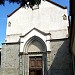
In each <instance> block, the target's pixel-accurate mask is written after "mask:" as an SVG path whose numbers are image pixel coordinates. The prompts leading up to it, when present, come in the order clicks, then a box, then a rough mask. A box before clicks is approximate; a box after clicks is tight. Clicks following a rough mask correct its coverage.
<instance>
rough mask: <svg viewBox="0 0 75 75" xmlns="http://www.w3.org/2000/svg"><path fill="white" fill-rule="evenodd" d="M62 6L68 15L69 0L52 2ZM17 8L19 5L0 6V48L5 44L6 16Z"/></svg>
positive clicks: (7, 3) (6, 4)
mask: <svg viewBox="0 0 75 75" xmlns="http://www.w3.org/2000/svg"><path fill="white" fill-rule="evenodd" d="M52 1H54V2H56V3H58V4H60V5H62V6H67V8H68V14H69V0H52ZM18 7H19V4H16V3H14V4H13V3H9V2H7V1H6V2H5V5H4V6H3V5H0V47H1V46H2V43H4V42H5V36H6V24H7V15H9V14H10V13H11V12H13V11H14V10H15V9H16V8H18Z"/></svg>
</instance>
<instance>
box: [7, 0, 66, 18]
mask: <svg viewBox="0 0 75 75" xmlns="http://www.w3.org/2000/svg"><path fill="white" fill-rule="evenodd" d="M46 1H48V2H50V3H52V4H54V5H56V6H58V7H60V8H62V9H67V7H65V6H62V5H60V4H57V3H55V2H53V1H51V0H46ZM21 7H22V6H20V7H18V8H17V9H16V10H14V11H13V12H12V13H11V14H9V15H7V17H10V16H11V15H12V14H14V13H15V12H16V11H17V10H19V9H20V8H21Z"/></svg>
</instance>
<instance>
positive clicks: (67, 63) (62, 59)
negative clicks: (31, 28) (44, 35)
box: [48, 40, 73, 75]
mask: <svg viewBox="0 0 75 75" xmlns="http://www.w3.org/2000/svg"><path fill="white" fill-rule="evenodd" d="M61 42H62V44H61ZM51 46H52V51H51V60H52V61H51V66H50V69H49V71H48V73H49V72H50V73H49V75H73V67H72V57H71V54H70V52H69V41H68V40H64V41H59V42H58V41H52V42H51Z"/></svg>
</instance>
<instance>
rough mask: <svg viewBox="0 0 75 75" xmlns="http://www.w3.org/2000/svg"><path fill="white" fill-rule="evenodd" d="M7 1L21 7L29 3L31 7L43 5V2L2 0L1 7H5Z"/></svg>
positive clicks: (39, 0)
mask: <svg viewBox="0 0 75 75" xmlns="http://www.w3.org/2000/svg"><path fill="white" fill-rule="evenodd" d="M5 1H8V2H9V3H18V4H20V5H21V6H23V5H25V4H27V2H29V5H32V6H33V5H35V4H37V5H39V4H40V3H41V0H0V5H4V4H5Z"/></svg>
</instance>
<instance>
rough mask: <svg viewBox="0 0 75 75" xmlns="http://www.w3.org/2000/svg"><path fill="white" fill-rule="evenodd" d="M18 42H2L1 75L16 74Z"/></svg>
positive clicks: (17, 70) (17, 67) (17, 69)
mask: <svg viewBox="0 0 75 75" xmlns="http://www.w3.org/2000/svg"><path fill="white" fill-rule="evenodd" d="M18 54H19V44H14V43H10V44H3V47H2V51H1V73H2V74H1V75H18V73H19V56H18Z"/></svg>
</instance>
